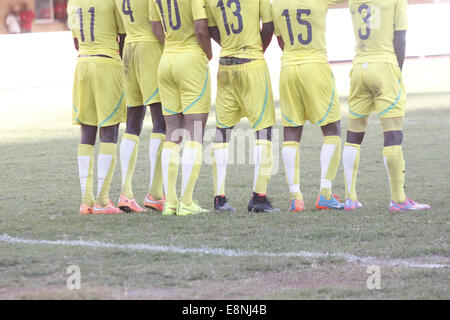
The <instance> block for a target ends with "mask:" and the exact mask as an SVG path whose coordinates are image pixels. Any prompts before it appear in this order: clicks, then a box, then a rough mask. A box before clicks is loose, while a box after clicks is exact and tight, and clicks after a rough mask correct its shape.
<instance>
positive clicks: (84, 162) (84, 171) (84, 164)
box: [78, 156, 91, 198]
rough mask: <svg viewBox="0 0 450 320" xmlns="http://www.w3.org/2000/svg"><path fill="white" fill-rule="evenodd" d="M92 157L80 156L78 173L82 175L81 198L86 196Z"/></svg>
mask: <svg viewBox="0 0 450 320" xmlns="http://www.w3.org/2000/svg"><path fill="white" fill-rule="evenodd" d="M90 162H91V157H90V156H78V173H79V175H80V185H81V198H83V197H84V195H85V194H86V182H87V178H88V175H89V166H90V164H91V163H90Z"/></svg>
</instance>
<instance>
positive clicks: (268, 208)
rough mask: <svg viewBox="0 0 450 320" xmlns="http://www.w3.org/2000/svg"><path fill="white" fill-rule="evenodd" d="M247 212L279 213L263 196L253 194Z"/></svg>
mask: <svg viewBox="0 0 450 320" xmlns="http://www.w3.org/2000/svg"><path fill="white" fill-rule="evenodd" d="M248 211H250V212H279V211H280V210H279V209H275V208H274V207H272V205H271V204H270V202H269V200H268V199H267V197H266V196H265V195H260V194H258V193H256V192H253V196H252V198H251V199H250V202H249V203H248Z"/></svg>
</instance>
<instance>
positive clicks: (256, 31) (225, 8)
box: [206, 0, 272, 59]
mask: <svg viewBox="0 0 450 320" xmlns="http://www.w3.org/2000/svg"><path fill="white" fill-rule="evenodd" d="M206 5H207V13H208V25H209V26H210V27H212V26H217V28H218V29H219V32H220V42H221V46H222V51H221V54H220V56H221V57H238V58H246V59H263V58H264V56H263V50H262V41H261V34H260V33H261V27H260V22H262V23H267V22H272V12H271V4H270V0H206Z"/></svg>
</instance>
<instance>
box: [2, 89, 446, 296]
mask: <svg viewBox="0 0 450 320" xmlns="http://www.w3.org/2000/svg"><path fill="white" fill-rule="evenodd" d="M0 93H1V94H2V96H4V97H5V98H4V101H5V103H6V106H7V107H8V108H6V107H2V108H1V109H0V128H1V129H0V130H1V131H0V148H1V154H0V163H1V164H2V170H1V171H0V181H1V183H0V191H1V192H0V212H1V214H0V235H2V234H8V235H9V236H11V237H17V238H25V239H46V240H79V239H82V240H86V241H95V240H98V241H103V242H108V243H116V244H136V243H144V244H149V245H173V246H177V247H185V248H199V247H207V248H225V249H234V250H242V251H252V252H253V251H258V252H273V253H283V252H299V251H310V252H330V253H336V252H345V253H349V254H353V255H357V256H361V257H367V256H370V257H373V258H374V259H375V260H376V261H382V265H381V277H382V280H381V281H382V282H381V286H382V289H381V290H368V289H367V288H366V280H367V277H368V276H369V275H368V274H366V267H367V265H366V264H360V263H348V262H347V261H345V260H344V259H342V258H336V257H330V258H292V257H291V258H280V257H277V258H275V257H232V258H231V257H221V256H213V255H199V254H178V253H162V252H148V251H132V250H125V249H120V250H119V249H105V248H86V247H73V246H54V245H30V244H12V243H6V242H0V275H1V276H0V298H88V299H89V298H132V299H133V298H156V299H172V298H188V299H190V298H206V299H211V298H212V299H215V298H227V299H228V298H231V299H240V298H262V299H267V298H275V299H298V298H301V299H310V298H319V299H329V298H337V299H348V298H362V299H370V298H377V299H378V298H381V299H383V298H386V299H397V298H407V299H410V298H425V299H431V298H438V299H448V298H450V294H449V283H450V281H449V280H450V276H449V275H450V273H449V269H448V268H441V269H423V268H407V267H404V266H403V267H402V266H393V265H392V264H393V263H394V262H401V263H404V262H405V261H409V262H424V263H430V262H435V263H445V264H448V263H449V256H450V248H449V211H450V210H449V209H448V207H447V206H446V203H447V201H446V200H447V196H448V191H449V190H448V181H449V177H450V167H449V166H448V159H449V158H450V148H449V147H448V137H449V136H450V102H449V101H450V94H440V95H419V96H415V95H411V96H409V102H408V112H407V122H406V124H405V139H404V152H405V160H406V164H407V177H406V190H407V194H408V195H409V196H410V197H412V198H413V199H417V200H418V201H423V202H427V203H430V204H431V206H432V210H430V211H428V212H409V213H403V214H400V213H390V212H389V211H388V204H389V188H388V180H387V174H386V171H385V168H384V165H383V161H382V156H381V150H382V143H383V141H382V135H381V134H380V125H379V122H378V119H377V118H376V117H375V116H372V117H371V118H370V125H369V129H368V132H367V134H366V139H365V141H364V145H363V148H362V151H361V162H360V174H359V176H358V195H359V198H360V201H361V202H363V204H364V205H365V208H364V209H362V210H360V211H358V212H352V213H348V212H318V211H316V210H313V207H314V200H315V198H316V196H317V193H318V186H319V177H320V167H319V154H320V148H321V134H320V129H319V128H317V127H314V126H311V125H307V126H306V127H305V130H304V134H303V141H302V147H301V150H302V154H301V159H302V163H301V188H302V191H303V193H304V196H305V200H306V205H307V208H308V210H307V211H306V212H304V213H301V214H289V213H287V212H286V210H287V209H288V205H289V201H288V200H289V195H288V193H287V186H286V183H285V180H284V171H283V169H282V167H281V162H278V163H277V165H276V167H279V170H278V172H277V173H276V174H275V175H274V176H273V177H272V180H271V182H270V185H269V190H268V194H269V197H270V199H271V201H272V203H273V205H274V206H275V207H278V208H280V209H281V210H282V212H281V213H278V214H255V213H248V212H247V211H246V206H247V202H248V200H249V197H250V194H251V192H250V191H251V187H252V183H253V181H252V180H253V167H252V165H250V164H244V165H242V164H241V165H230V166H229V168H228V177H227V195H228V197H229V199H230V201H231V203H232V204H233V205H234V206H235V207H236V208H237V209H238V210H237V212H235V213H225V214H219V213H209V214H204V215H198V216H188V217H162V216H160V215H158V214H156V213H150V214H148V213H147V214H123V215H119V216H112V217H110V216H83V217H82V216H79V215H78V213H77V210H78V205H79V201H80V190H79V180H78V176H77V175H78V171H77V162H76V148H77V143H78V139H79V129H78V128H77V127H73V126H71V124H70V123H71V114H70V112H71V110H70V108H68V107H67V105H69V106H70V88H67V87H61V88H40V89H26V90H9V91H6V90H3V91H0ZM17 96H21V97H23V99H20V101H18V99H16V98H15V97H17ZM343 109H345V103H344V104H343ZM213 119H214V117H213V115H211V116H210V120H211V121H213ZM278 122H279V121H278ZM146 123H147V124H146V126H145V128H144V131H143V133H142V137H143V138H142V139H141V145H140V149H139V157H138V163H137V167H136V174H135V177H134V184H133V186H134V192H135V196H136V198H137V199H138V200H139V201H142V199H143V198H144V196H145V194H146V192H147V187H148V175H149V171H148V170H149V169H148V161H147V154H148V137H149V135H150V131H151V127H150V125H149V123H151V121H150V119H148V118H147V120H146ZM346 123H347V120H346V116H345V115H344V118H343V128H344V129H345V128H346ZM210 126H211V127H212V126H213V122H211V123H210ZM238 128H239V129H241V130H246V129H248V128H249V126H248V124H247V123H246V122H243V123H242V124H241V125H239V127H238ZM277 129H279V127H277ZM122 132H123V127H122V130H121V133H122ZM275 137H278V140H277V141H278V143H277V145H278V146H279V145H281V141H280V140H279V139H280V137H281V135H280V132H276V134H275ZM210 141H211V139H210V138H209V139H208V141H207V142H206V143H205V144H206V145H209V144H210ZM275 145H276V144H275ZM97 150H98V147H97ZM241 150H242V149H239V152H242V151H241ZM236 152H237V150H235V153H236ZM275 152H276V151H275ZM247 158H248V156H247ZM277 158H278V160H279V156H278V157H277ZM118 169H119V167H117V170H116V176H115V178H114V181H113V184H112V188H111V198H112V199H113V200H114V201H116V200H117V198H118V196H119V191H120V190H119V187H120V172H119V170H118ZM212 190H213V185H212V179H211V166H210V165H208V164H205V165H203V167H202V171H201V174H200V178H199V181H198V184H197V187H196V191H195V197H196V198H197V199H198V200H199V202H200V204H201V205H202V206H204V207H209V208H210V207H211V205H212V197H213V191H212ZM334 191H335V192H336V193H337V194H339V195H341V196H342V195H343V192H344V187H343V171H342V165H341V167H340V169H339V172H338V177H337V179H336V182H335V187H334ZM73 264H75V265H79V266H80V268H81V274H82V289H81V290H78V291H69V290H67V289H66V287H65V284H66V279H67V275H66V274H65V271H66V268H67V267H68V266H69V265H73Z"/></svg>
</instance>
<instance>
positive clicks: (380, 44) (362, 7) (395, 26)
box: [349, 0, 408, 64]
mask: <svg viewBox="0 0 450 320" xmlns="http://www.w3.org/2000/svg"><path fill="white" fill-rule="evenodd" d="M407 2H408V1H407V0H350V1H349V7H350V12H351V14H352V20H353V31H354V33H355V38H356V57H355V59H354V62H355V63H364V62H388V63H394V64H397V58H396V56H395V51H394V44H393V42H394V32H395V31H401V30H406V29H407V28H408V17H407V14H406V6H407V4H408V3H407Z"/></svg>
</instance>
